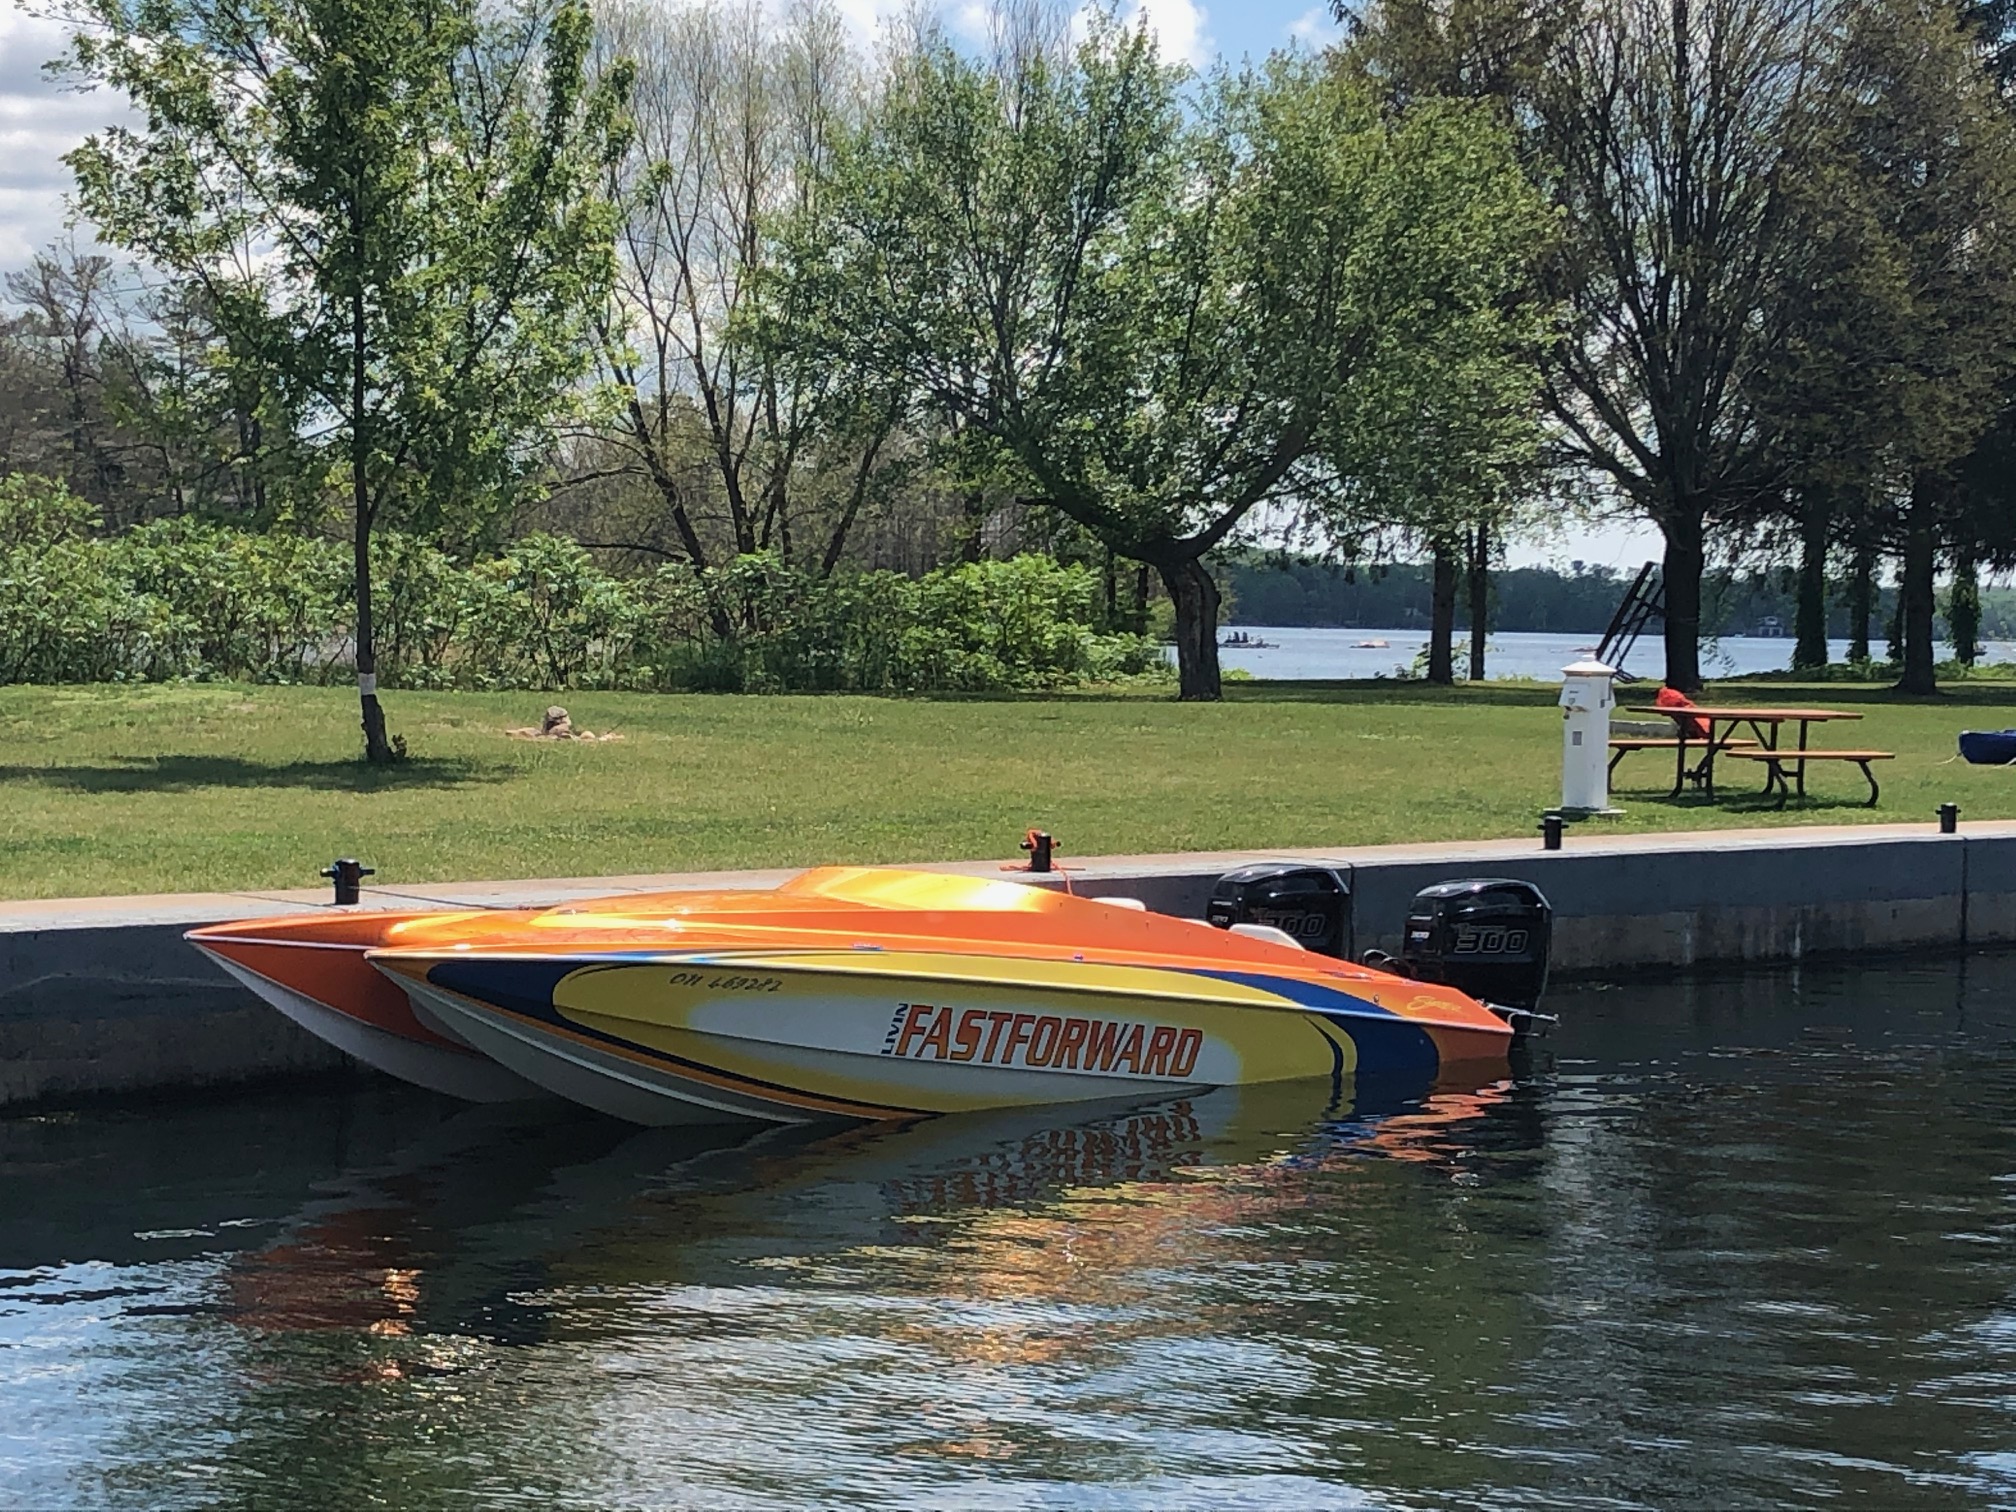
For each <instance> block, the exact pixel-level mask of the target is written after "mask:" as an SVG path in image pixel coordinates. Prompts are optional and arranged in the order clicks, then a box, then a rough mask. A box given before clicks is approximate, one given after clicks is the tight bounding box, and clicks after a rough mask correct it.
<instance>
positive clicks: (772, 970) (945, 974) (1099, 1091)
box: [372, 951, 1509, 1125]
mask: <svg viewBox="0 0 2016 1512" xmlns="http://www.w3.org/2000/svg"><path fill="white" fill-rule="evenodd" d="M372 960H373V962H374V964H376V965H377V966H378V967H379V968H380V969H381V970H383V971H385V972H386V974H387V975H388V976H390V977H391V978H392V979H393V980H394V981H396V982H398V983H399V984H400V985H401V986H403V987H404V988H405V989H406V991H407V994H408V996H409V998H410V999H411V1001H412V1003H413V1007H414V1010H415V1012H416V1014H418V1015H419V1017H420V1018H421V1019H422V1020H423V1022H426V1023H429V1024H431V1025H433V1026H435V1027H438V1028H439V1029H440V1030H441V1031H442V1032H443V1033H446V1034H452V1035H454V1036H455V1037H457V1038H460V1039H462V1040H464V1041H466V1042H467V1043H469V1044H470V1045H472V1046H474V1047H475V1048H477V1049H478V1050H480V1051H482V1052H483V1053H484V1054H486V1055H488V1056H489V1057H491V1058H492V1059H493V1060H495V1061H497V1062H498V1063H499V1064H500V1065H502V1066H504V1067H506V1068H508V1069H509V1070H510V1071H512V1072H514V1073H515V1074H517V1075H518V1076H521V1077H523V1078H525V1079H526V1080H527V1081H530V1082H533V1083H536V1084H537V1085H539V1086H541V1087H543V1088H545V1089H546V1090H547V1091H549V1092H553V1093H556V1094H557V1095H559V1096H562V1097H566V1098H569V1099H571V1100H573V1101H575V1102H578V1103H582V1104H585V1105H586V1106H588V1107H591V1108H595V1109H598V1110H600V1111H601V1112H604V1113H607V1114H610V1115H612V1116H614V1117H617V1118H622V1119H626V1120H628V1121H630V1122H633V1123H639V1124H647V1125H667V1124H681V1123H719V1122H724V1121H735V1120H747V1119H754V1120H760V1121H765V1122H772V1123H787V1124H795V1123H808V1122H814V1121H818V1120H824V1119H864V1120H873V1119H904V1118H915V1117H920V1116H926V1115H931V1114H940V1113H957V1112H969V1111H975V1110H979V1109H989V1108H1006V1107H1017V1106H1034V1105H1044V1104H1063V1103H1079V1102H1087V1103H1089V1102H1112V1101H1115V1100H1123V1099H1129V1098H1142V1097H1154V1096H1159V1095H1164V1094H1167V1093H1171V1092H1181V1091H1184V1090H1186V1089H1187V1090H1195V1089H1202V1088H1208V1087H1214V1086H1223V1085H1239V1084H1251V1083H1258V1082H1273V1081H1290V1080H1298V1079H1302V1078H1307V1077H1327V1078H1329V1079H1331V1080H1332V1081H1335V1082H1340V1083H1341V1082H1342V1081H1343V1080H1345V1079H1346V1078H1353V1077H1357V1076H1363V1075H1371V1074H1380V1073H1388V1074H1399V1075H1416V1076H1418V1075H1422V1074H1433V1073H1434V1072H1435V1071H1437V1070H1438V1069H1439V1068H1441V1067H1442V1066H1444V1065H1448V1064H1453V1063H1457V1062H1463V1061H1490V1060H1494V1059H1495V1060H1500V1061H1502V1058H1503V1054H1504V1046H1505V1043H1506V1042H1507V1039H1508V1038H1509V1034H1508V1033H1507V1032H1505V1031H1503V1030H1500V1029H1497V1028H1495V1027H1494V1028H1492V1029H1490V1030H1481V1029H1473V1028H1469V1027H1466V1026H1456V1027H1453V1028H1452V1027H1451V1026H1446V1025H1423V1024H1420V1023H1418V1022H1415V1021H1411V1020H1408V1019H1406V1018H1404V1017H1401V1016H1399V1015H1398V1014H1395V1013H1391V1012H1388V1011H1385V1010H1383V1009H1380V1008H1378V1007H1377V1006H1376V1005H1374V1004H1371V1003H1369V1002H1360V1001H1359V1000H1356V999H1351V998H1349V997H1347V996H1346V995H1344V994H1342V993H1339V992H1334V991H1330V990H1328V989H1319V988H1312V987H1311V986H1309V984H1307V983H1301V984H1297V983H1289V982H1282V981H1268V980H1264V979H1261V978H1258V977H1252V976H1241V977H1239V978H1238V979H1234V978H1231V977H1228V976H1226V975H1224V974H1212V973H1197V972H1189V971H1182V970H1175V969H1159V968H1151V967H1111V968H1096V967H1086V966H1084V965H1082V964H1071V965H1069V966H1066V967H1061V968H1060V967H1059V966H1057V965H1056V963H1051V964H1050V965H1049V966H1045V965H1044V964H1042V963H1031V962H1015V963H1004V962H1000V961H995V962H991V963H985V964H984V966H982V967H976V966H975V965H974V963H973V962H972V961H971V959H970V958H968V959H965V960H955V959H952V958H948V957H944V956H938V955H932V956H928V957H925V956H910V957H906V958H903V959H901V960H898V959H893V958H892V957H891V956H890V955H876V956H868V955H862V956H853V957H849V956H840V955H835V954H827V953H796V954H779V955H766V956H761V957H758V956H753V955H752V956H737V957H734V958H732V959H730V958H726V957H723V956H713V957H710V958H708V959H705V960H681V959H671V960H665V959H660V960H653V961H648V962H646V961H640V960H637V959H635V958H634V957H633V958H631V959H628V960H622V959H619V960H613V961H612V960H607V959H604V960H601V961H594V960H590V961H585V962H584V961H581V960H578V959H576V960H560V961H555V960H552V959H539V958H526V957H522V956H520V957H516V958H511V957H506V958H502V959H499V958H490V959H482V958H474V957H465V958H462V959H459V960H455V959H449V960H444V959H442V958H441V957H440V956H438V955H430V956H429V957H419V958H416V957H415V956H414V955H411V954H406V955H402V953H401V952H397V951H392V952H378V953H374V955H373V957H372ZM906 967H908V968H909V969H912V970H915V971H917V972H918V973H919V974H918V975H915V976H909V975H902V974H899V973H901V972H902V971H903V970H904V969H905V968H906ZM1016 975H1021V976H1023V977H1025V978H1027V979H1026V980H1022V981H1016V980H1013V979H1012V978H1013V977H1014V976H1016ZM1089 976H1096V977H1097V978H1098V980H1097V983H1096V984H1095V985H1094V986H1092V987H1091V988H1089V989H1088V988H1072V987H1064V986H1060V985H1059V982H1060V981H1064V980H1082V979H1085V978H1087V977H1089ZM1298 995H1299V1000H1298ZM1325 997H1327V998H1328V999H1331V1001H1323V1002H1314V1003H1312V1002H1311V1001H1310V1000H1311V999H1312V998H1325Z"/></svg>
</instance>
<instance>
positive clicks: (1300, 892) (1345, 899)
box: [1204, 861, 1352, 958]
mask: <svg viewBox="0 0 2016 1512" xmlns="http://www.w3.org/2000/svg"><path fill="white" fill-rule="evenodd" d="M1204 918H1205V921H1206V922H1207V923H1209V924H1211V925H1213V926H1215V927H1216V928H1219V929H1230V928H1231V927H1232V926H1233V925H1234V924H1268V925H1272V926H1273V927H1274V928H1275V929H1279V930H1282V931H1284V932H1285V933H1287V934H1289V935H1292V936H1293V937H1294V938H1295V941H1296V943H1297V944H1299V945H1300V946H1301V947H1302V948H1303V949H1304V950H1313V951H1316V952H1317V953H1319V954H1321V955H1328V956H1340V957H1345V958H1349V956H1350V955H1351V940H1352V937H1351V889H1350V887H1349V886H1348V885H1346V883H1345V881H1344V879H1343V878H1342V877H1340V876H1338V875H1337V873H1336V872H1334V871H1332V870H1330V868H1329V867H1327V866H1305V865H1298V864H1297V863H1295V862H1293V861H1270V862H1265V863H1263V864H1261V865H1259V866H1242V867H1240V868H1239V870H1237V871H1231V872H1227V873H1225V875H1224V876H1222V877H1220V878H1219V879H1218V881H1217V883H1216V884H1215V885H1214V886H1213V887H1212V889H1211V904H1210V907H1209V908H1207V909H1206V910H1205V913H1204Z"/></svg>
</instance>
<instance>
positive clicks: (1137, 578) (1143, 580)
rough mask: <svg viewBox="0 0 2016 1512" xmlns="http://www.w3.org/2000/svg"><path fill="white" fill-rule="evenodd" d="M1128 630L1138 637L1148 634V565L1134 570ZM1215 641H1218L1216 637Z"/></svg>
mask: <svg viewBox="0 0 2016 1512" xmlns="http://www.w3.org/2000/svg"><path fill="white" fill-rule="evenodd" d="M1128 616H1129V618H1128V621H1127V628H1128V629H1129V630H1131V631H1132V632H1133V633H1134V634H1136V635H1146V634H1147V633H1148V564H1147V563H1146V562H1143V563H1141V564H1140V565H1139V566H1137V567H1136V568H1135V569H1134V602H1133V604H1132V605H1131V606H1130V607H1129V609H1128ZM1213 639H1216V637H1215V636H1214V637H1213Z"/></svg>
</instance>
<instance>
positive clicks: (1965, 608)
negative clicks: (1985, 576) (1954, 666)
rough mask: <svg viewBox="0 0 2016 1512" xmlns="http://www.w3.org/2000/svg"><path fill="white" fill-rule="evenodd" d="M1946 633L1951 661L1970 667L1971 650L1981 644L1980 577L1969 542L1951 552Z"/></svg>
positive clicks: (1971, 663)
mask: <svg viewBox="0 0 2016 1512" xmlns="http://www.w3.org/2000/svg"><path fill="white" fill-rule="evenodd" d="M1946 633H1947V637H1948V639H1950V640H1951V641H1952V642H1953V658H1954V660H1955V661H1957V662H1959V663H1960V665H1961V666H1963V667H1971V666H1973V665H1974V653H1975V652H1976V650H1977V649H1978V648H1979V647H1980V644H1981V577H1980V570H1979V568H1978V567H1977V565H1976V563H1975V560H1974V548H1973V547H1972V546H1971V545H1969V546H1962V547H1960V548H1958V549H1957V550H1956V551H1955V552H1954V561H1953V593H1952V596H1951V597H1950V598H1948V599H1947V601H1946Z"/></svg>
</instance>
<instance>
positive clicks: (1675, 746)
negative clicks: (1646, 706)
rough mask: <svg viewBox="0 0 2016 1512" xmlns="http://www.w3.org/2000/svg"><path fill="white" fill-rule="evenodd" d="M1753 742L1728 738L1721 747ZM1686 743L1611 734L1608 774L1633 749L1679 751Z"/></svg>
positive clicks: (1611, 773)
mask: <svg viewBox="0 0 2016 1512" xmlns="http://www.w3.org/2000/svg"><path fill="white" fill-rule="evenodd" d="M1694 744H1695V745H1696V746H1697V747H1698V746H1700V745H1701V744H1702V742H1701V741H1698V740H1697V741H1695V742H1694ZM1755 744H1757V742H1756V741H1754V740H1730V741H1725V742H1724V743H1723V749H1724V750H1728V749H1729V748H1731V747H1733V746H1754V745H1755ZM1686 745H1687V742H1686V741H1684V740H1678V739H1675V738H1673V737H1672V736H1665V737H1661V736H1657V735H1613V736H1612V737H1611V738H1610V750H1611V752H1612V753H1613V754H1612V755H1611V757H1610V775H1611V776H1613V777H1614V776H1616V775H1617V763H1618V762H1620V761H1622V760H1623V759H1624V758H1625V757H1626V756H1629V755H1630V754H1631V753H1632V752H1633V751H1679V750H1682V749H1683V748H1684V747H1685V746H1686Z"/></svg>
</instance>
